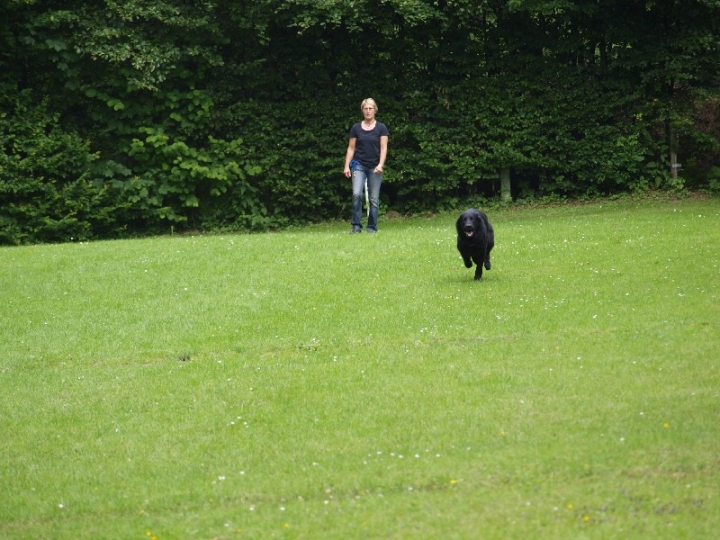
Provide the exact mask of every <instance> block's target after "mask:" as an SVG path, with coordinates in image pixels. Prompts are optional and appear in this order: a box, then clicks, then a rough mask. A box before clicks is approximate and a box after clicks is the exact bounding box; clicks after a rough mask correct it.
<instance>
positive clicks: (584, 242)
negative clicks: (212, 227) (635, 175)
mask: <svg viewBox="0 0 720 540" xmlns="http://www.w3.org/2000/svg"><path fill="white" fill-rule="evenodd" d="M459 211H460V210H458V212H457V213H459ZM457 213H448V214H444V215H437V216H433V217H429V218H414V219H393V220H381V222H380V233H378V234H377V235H368V234H361V235H349V234H348V231H349V225H347V224H345V223H342V224H341V223H335V224H327V225H323V226H313V227H307V228H302V229H295V230H290V231H284V232H281V233H268V234H256V235H218V236H173V237H170V236H168V237H163V238H152V239H142V240H132V241H116V242H96V243H89V244H87V243H86V244H64V245H46V246H33V247H19V248H2V249H0V433H2V436H1V437H0V501H1V502H0V537H2V538H4V539H29V538H48V539H78V538H93V539H97V538H107V539H118V538H122V539H133V538H134V539H147V538H151V539H152V538H156V539H158V540H165V539H185V538H190V539H191V538H202V539H211V538H214V539H221V538H228V539H230V538H260V539H272V538H307V539H336V538H343V539H355V538H372V539H376V538H382V539H404V538H427V539H436V538H458V539H466V538H467V539H475V538H483V539H495V538H497V539H523V540H524V539H530V538H532V539H553V540H557V539H565V538H567V539H584V538H588V539H591V538H597V539H608V538H618V539H620V538H622V539H627V538H652V539H659V538H667V539H678V538H688V539H700V538H714V537H716V535H717V534H718V531H719V530H720V490H719V489H718V487H719V486H720V461H719V459H720V458H719V457H718V456H720V200H719V199H712V198H710V199H682V200H669V199H662V200H650V199H645V200H642V201H634V200H627V199H625V200H619V201H603V202H597V203H594V204H588V205H559V206H555V207H537V208H506V209H497V210H489V211H488V214H489V217H490V219H491V221H492V223H493V225H494V227H495V231H496V248H495V250H494V251H493V268H492V270H490V271H486V272H485V273H484V277H483V279H482V280H481V281H478V282H476V281H473V279H472V276H473V270H468V269H466V268H465V267H464V266H463V264H462V261H461V259H460V258H459V255H458V253H457V250H456V249H455V233H454V229H453V223H454V219H455V217H456V216H457Z"/></svg>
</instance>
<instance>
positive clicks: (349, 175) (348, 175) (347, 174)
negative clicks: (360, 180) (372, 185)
mask: <svg viewBox="0 0 720 540" xmlns="http://www.w3.org/2000/svg"><path fill="white" fill-rule="evenodd" d="M343 174H344V175H345V178H350V177H351V176H352V172H351V171H350V167H345V170H344V171H343Z"/></svg>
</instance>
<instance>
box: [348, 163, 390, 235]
mask: <svg viewBox="0 0 720 540" xmlns="http://www.w3.org/2000/svg"><path fill="white" fill-rule="evenodd" d="M373 169H374V167H373V168H372V169H369V168H367V167H364V166H362V165H361V164H359V163H358V164H357V165H355V169H353V173H352V220H351V221H350V223H351V224H352V226H353V227H360V228H361V229H362V214H363V211H362V210H363V200H364V199H365V181H366V180H367V186H368V195H369V198H370V215H368V222H367V228H368V230H369V231H377V222H378V213H379V212H380V185H381V184H382V179H383V175H382V173H380V174H376V173H374V172H373Z"/></svg>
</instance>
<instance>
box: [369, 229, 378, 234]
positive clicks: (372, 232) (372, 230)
mask: <svg viewBox="0 0 720 540" xmlns="http://www.w3.org/2000/svg"><path fill="white" fill-rule="evenodd" d="M367 232H368V233H371V234H375V233H376V232H377V231H376V230H375V229H368V230H367Z"/></svg>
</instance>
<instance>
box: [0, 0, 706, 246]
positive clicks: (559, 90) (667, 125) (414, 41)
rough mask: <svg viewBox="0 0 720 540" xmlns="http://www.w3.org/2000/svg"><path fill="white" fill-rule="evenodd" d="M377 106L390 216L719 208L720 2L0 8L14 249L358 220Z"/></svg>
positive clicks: (62, 0) (2, 198)
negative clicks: (658, 201) (352, 156)
mask: <svg viewBox="0 0 720 540" xmlns="http://www.w3.org/2000/svg"><path fill="white" fill-rule="evenodd" d="M366 97H373V98H374V99H375V100H376V101H377V102H378V105H379V113H378V118H379V119H380V120H381V121H383V122H384V123H386V124H387V125H388V127H389V129H390V135H391V136H390V145H389V158H388V162H387V167H386V173H385V183H384V185H383V203H382V204H383V207H384V208H385V209H388V210H394V211H397V212H400V213H415V212H426V211H436V210H440V209H445V208H455V207H457V205H459V204H461V203H462V202H464V201H470V200H471V201H484V200H487V199H493V198H497V199H500V198H501V195H505V197H507V195H508V193H507V192H505V193H503V188H507V187H508V184H507V182H508V181H509V188H510V190H511V191H510V193H509V194H510V195H512V197H514V198H516V199H533V198H540V197H545V198H553V197H556V198H577V197H582V198H591V197H597V196H605V195H609V194H618V193H627V192H642V191H648V190H656V189H661V190H687V189H689V190H703V191H720V1H718V0H642V1H639V0H486V1H481V0H239V1H223V0H208V1H182V0H129V1H126V0H94V1H89V0H85V1H81V0H57V1H53V2H48V1H40V0H3V1H2V3H0V243H2V244H11V245H12V244H23V243H34V242H61V241H70V240H87V239H93V238H118V237H126V236H135V235H144V234H154V233H158V232H169V231H170V230H171V228H172V230H178V231H179V230H183V229H193V230H262V229H267V228H277V227H284V226H288V225H292V224H302V223H309V222H316V221H321V220H328V219H337V218H343V219H345V218H347V217H348V216H349V205H350V187H349V183H348V181H347V179H345V178H344V177H343V176H342V165H343V158H344V152H345V148H346V145H347V134H348V130H349V128H350V126H351V125H352V123H353V122H356V121H359V119H360V118H361V115H360V109H359V106H360V101H361V100H362V99H363V98H366ZM676 161H677V162H679V163H680V164H681V168H680V165H677V164H675V162H676ZM674 173H675V174H674ZM503 180H504V182H505V183H503Z"/></svg>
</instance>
